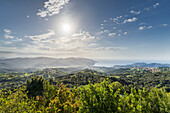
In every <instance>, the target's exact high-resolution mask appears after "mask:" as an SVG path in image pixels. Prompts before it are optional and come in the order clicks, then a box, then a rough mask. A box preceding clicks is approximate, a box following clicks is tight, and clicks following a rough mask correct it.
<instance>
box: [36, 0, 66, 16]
mask: <svg viewBox="0 0 170 113" xmlns="http://www.w3.org/2000/svg"><path fill="white" fill-rule="evenodd" d="M68 2H69V0H48V1H47V2H45V3H44V8H43V9H39V10H38V13H37V15H38V16H40V17H47V16H53V15H56V14H58V13H60V10H61V9H63V7H64V5H66V4H68Z"/></svg>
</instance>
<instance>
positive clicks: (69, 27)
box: [61, 23, 73, 33]
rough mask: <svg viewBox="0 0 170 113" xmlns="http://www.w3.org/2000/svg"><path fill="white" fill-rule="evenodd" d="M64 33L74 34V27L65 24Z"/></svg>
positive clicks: (63, 25)
mask: <svg viewBox="0 0 170 113" xmlns="http://www.w3.org/2000/svg"><path fill="white" fill-rule="evenodd" d="M61 27H62V31H63V32H64V33H71V32H72V29H73V28H72V26H71V24H69V23H64V24H62V26H61Z"/></svg>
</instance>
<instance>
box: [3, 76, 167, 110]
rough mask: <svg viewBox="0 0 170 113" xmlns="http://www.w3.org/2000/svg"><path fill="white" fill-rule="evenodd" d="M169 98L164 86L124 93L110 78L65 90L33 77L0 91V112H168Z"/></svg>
mask: <svg viewBox="0 0 170 113" xmlns="http://www.w3.org/2000/svg"><path fill="white" fill-rule="evenodd" d="M33 86H37V87H33ZM169 100H170V94H168V93H167V92H166V91H165V90H164V89H156V88H153V89H151V90H150V91H148V90H145V89H143V90H135V89H133V88H132V89H131V91H130V93H127V92H126V91H125V88H124V87H123V86H122V84H120V83H119V82H110V80H104V81H103V82H101V83H96V84H92V83H89V84H88V85H85V86H81V87H78V88H72V89H69V88H67V87H66V86H65V85H64V84H62V83H61V84H60V85H59V86H58V85H50V83H49V81H45V80H44V79H43V78H39V77H36V78H32V79H31V80H29V81H27V84H26V87H22V88H18V89H16V90H14V91H13V92H11V91H8V92H2V91H1V92H0V112H2V113H3V112H12V113H13V112H19V113H24V112H28V113H36V112H49V113H55V112H56V113H76V112H79V113H105V112H107V113H114V112H115V113H133V112H134V113H168V112H169V111H170V101H169Z"/></svg>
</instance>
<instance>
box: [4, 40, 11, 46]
mask: <svg viewBox="0 0 170 113" xmlns="http://www.w3.org/2000/svg"><path fill="white" fill-rule="evenodd" d="M4 44H6V45H9V44H12V42H11V41H6V42H4Z"/></svg>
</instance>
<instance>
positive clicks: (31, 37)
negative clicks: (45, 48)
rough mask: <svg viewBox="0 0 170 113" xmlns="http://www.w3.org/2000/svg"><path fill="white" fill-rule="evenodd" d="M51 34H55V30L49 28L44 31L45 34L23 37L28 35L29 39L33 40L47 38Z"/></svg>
mask: <svg viewBox="0 0 170 113" xmlns="http://www.w3.org/2000/svg"><path fill="white" fill-rule="evenodd" d="M53 35H55V32H54V31H53V30H49V32H48V33H45V34H41V35H34V36H25V37H29V38H30V39H32V40H34V41H40V40H42V39H47V38H49V37H51V36H53Z"/></svg>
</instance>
